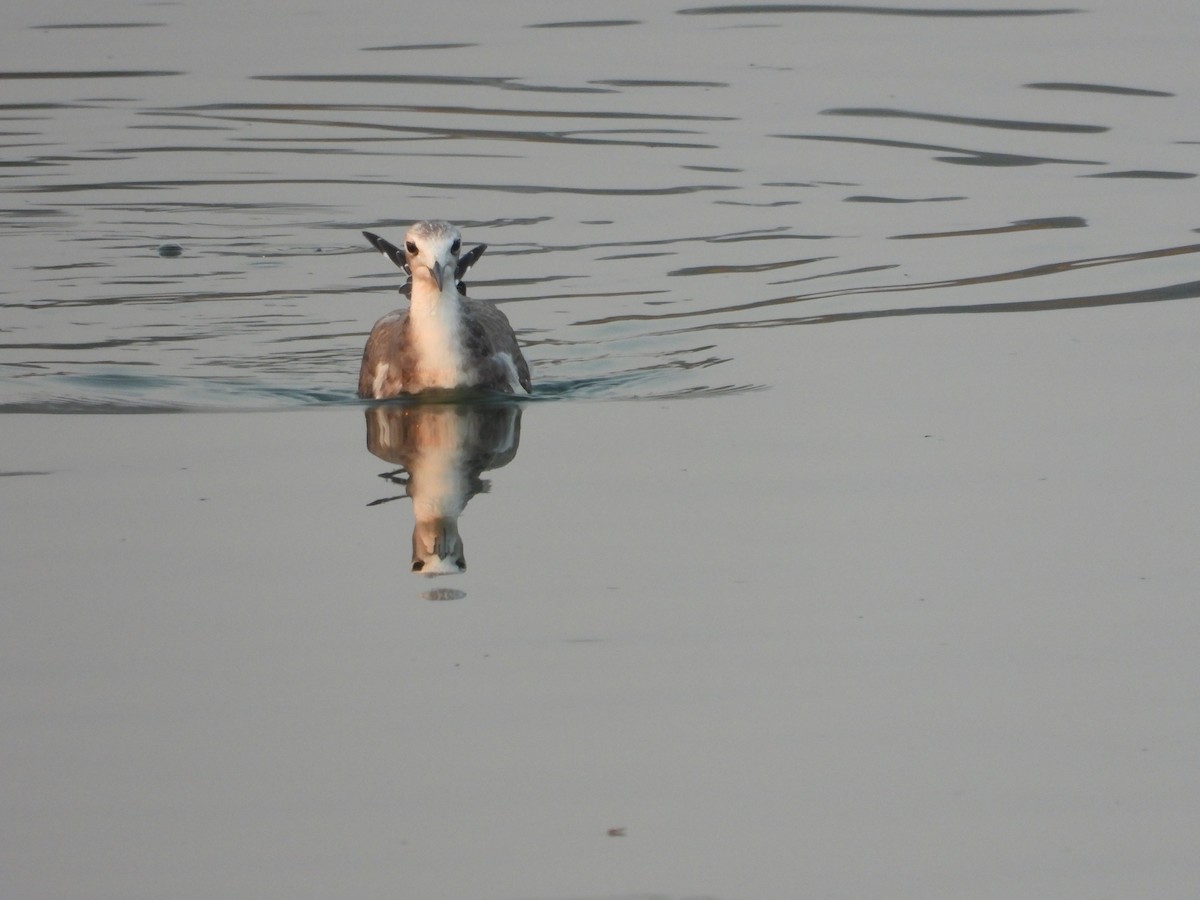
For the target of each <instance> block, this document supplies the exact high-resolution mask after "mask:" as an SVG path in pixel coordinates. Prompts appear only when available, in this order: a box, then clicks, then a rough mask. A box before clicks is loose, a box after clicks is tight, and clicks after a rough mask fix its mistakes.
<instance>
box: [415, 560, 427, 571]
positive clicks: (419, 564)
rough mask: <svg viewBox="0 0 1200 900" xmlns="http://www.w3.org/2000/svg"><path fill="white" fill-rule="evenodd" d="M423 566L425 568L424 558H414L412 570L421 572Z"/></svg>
mask: <svg viewBox="0 0 1200 900" xmlns="http://www.w3.org/2000/svg"><path fill="white" fill-rule="evenodd" d="M423 568H425V560H423V559H414V560H413V564H412V570H413V571H414V572H420V571H421V570H422V569H423Z"/></svg>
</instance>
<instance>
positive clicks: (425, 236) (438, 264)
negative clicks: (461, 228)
mask: <svg viewBox="0 0 1200 900" xmlns="http://www.w3.org/2000/svg"><path fill="white" fill-rule="evenodd" d="M461 252H462V235H461V234H459V233H458V229H457V228H455V227H454V226H453V225H451V224H450V223H449V222H441V221H436V222H418V223H417V224H416V225H414V226H413V227H412V228H410V229H408V233H407V234H405V235H404V259H405V262H406V263H407V264H408V269H409V271H410V272H412V277H413V282H414V285H415V284H419V283H420V282H422V281H424V282H425V283H426V284H428V285H431V286H432V287H434V288H435V289H436V290H437V292H438V293H439V294H440V293H441V292H442V287H443V285H446V284H447V283H448V284H449V285H450V286H451V287H453V286H454V279H455V273H456V271H457V269H458V257H459V254H460V253H461Z"/></svg>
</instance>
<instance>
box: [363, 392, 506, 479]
mask: <svg viewBox="0 0 1200 900" xmlns="http://www.w3.org/2000/svg"><path fill="white" fill-rule="evenodd" d="M366 417H367V449H368V450H370V451H371V453H373V454H374V455H375V456H378V457H379V458H380V459H382V460H383V461H384V462H389V463H391V464H392V465H397V466H403V467H404V468H405V469H406V470H407V471H409V472H410V473H411V472H412V471H413V469H414V468H417V467H419V466H420V465H421V464H422V463H429V462H431V461H433V458H435V457H437V458H440V459H441V460H445V459H446V458H449V457H453V458H455V459H457V460H458V461H459V468H460V469H461V470H462V471H463V472H465V473H466V474H468V475H471V476H476V477H477V476H479V475H481V474H482V473H484V472H487V471H489V470H491V469H499V468H500V467H501V466H506V465H508V464H509V463H510V462H512V460H513V459H514V458H515V457H516V455H517V449H518V447H519V445H520V442H521V407H520V406H519V405H518V404H516V403H487V404H480V405H472V404H467V403H404V404H399V403H388V404H380V405H378V406H372V407H370V408H369V409H368V410H367V411H366Z"/></svg>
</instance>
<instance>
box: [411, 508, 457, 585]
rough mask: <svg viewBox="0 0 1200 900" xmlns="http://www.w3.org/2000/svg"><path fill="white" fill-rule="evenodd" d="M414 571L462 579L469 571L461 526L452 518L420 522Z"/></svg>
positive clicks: (415, 532)
mask: <svg viewBox="0 0 1200 900" xmlns="http://www.w3.org/2000/svg"><path fill="white" fill-rule="evenodd" d="M412 544H413V548H412V549H413V553H412V570H413V571H414V572H417V573H419V574H421V575H458V574H459V573H460V572H465V571H466V570H467V558H466V554H465V553H464V552H463V545H462V538H460V537H459V535H458V522H457V521H456V520H455V519H452V518H442V519H430V520H429V521H424V522H417V524H416V526H415V527H414V528H413V535H412Z"/></svg>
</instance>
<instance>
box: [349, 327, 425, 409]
mask: <svg viewBox="0 0 1200 900" xmlns="http://www.w3.org/2000/svg"><path fill="white" fill-rule="evenodd" d="M407 330H408V312H407V311H406V310H401V309H397V310H394V311H393V312H390V313H388V314H387V315H386V316H384V317H383V318H382V319H380V320H379V321H378V322H376V323H375V327H374V328H372V329H371V334H370V336H369V337H368V338H367V345H366V347H364V348H363V357H362V366H361V367H360V368H359V370H358V396H360V397H362V398H363V399H364V400H365V399H374V400H382V399H384V398H385V397H395V396H396V395H397V394H400V393H402V392H403V391H404V382H405V379H406V378H407V377H408V374H409V372H410V371H411V370H412V360H411V359H410V358H409V354H408V352H407V351H406V350H405V349H404V348H405V339H404V338H405V332H407Z"/></svg>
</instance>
